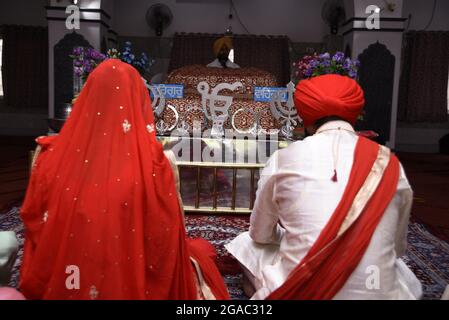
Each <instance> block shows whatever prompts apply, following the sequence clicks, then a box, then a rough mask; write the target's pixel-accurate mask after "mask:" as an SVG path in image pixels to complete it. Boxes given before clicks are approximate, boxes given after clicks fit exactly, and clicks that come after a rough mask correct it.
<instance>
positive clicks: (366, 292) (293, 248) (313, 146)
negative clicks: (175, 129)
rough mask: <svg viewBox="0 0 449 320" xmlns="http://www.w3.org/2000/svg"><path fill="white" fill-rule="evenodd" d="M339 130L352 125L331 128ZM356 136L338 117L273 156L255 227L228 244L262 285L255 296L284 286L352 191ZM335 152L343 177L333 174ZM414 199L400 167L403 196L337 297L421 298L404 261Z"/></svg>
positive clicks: (398, 194)
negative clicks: (334, 178) (347, 190)
mask: <svg viewBox="0 0 449 320" xmlns="http://www.w3.org/2000/svg"><path fill="white" fill-rule="evenodd" d="M339 127H340V128H342V129H345V130H330V131H326V130H329V129H337V128H339ZM346 130H349V131H351V132H348V131H346ZM338 135H340V137H339V138H338ZM335 139H339V143H338V144H337V143H333V142H334V141H336V140H335ZM357 139H358V138H357V135H356V134H355V133H354V131H353V129H352V127H351V126H350V125H349V124H348V123H346V122H344V121H332V122H328V123H326V124H325V125H324V126H322V127H321V128H320V130H319V133H317V134H315V135H314V136H311V137H308V138H306V139H304V140H303V141H298V142H295V143H293V144H291V145H290V146H289V147H288V148H286V149H283V150H280V151H277V152H276V153H275V154H273V156H272V157H271V158H270V159H269V161H268V163H267V165H266V167H265V168H264V170H263V171H262V173H261V178H260V180H259V185H258V190H257V196H256V202H255V205H254V210H253V212H252V214H251V222H250V230H249V232H245V233H243V234H241V235H239V236H238V237H237V238H236V239H234V240H233V241H232V242H231V243H229V244H228V245H226V249H227V250H228V251H229V252H230V253H231V254H232V255H234V256H235V257H236V259H237V260H238V261H239V262H240V263H241V264H242V265H243V266H244V267H246V269H247V270H248V271H249V272H250V273H251V274H252V276H253V277H251V278H252V279H251V281H252V282H253V284H254V286H255V288H256V290H257V292H256V294H255V295H254V296H253V297H252V298H253V299H264V298H265V297H267V296H268V295H269V294H270V293H271V292H273V291H274V290H275V289H277V288H278V287H280V286H281V285H282V284H283V283H284V281H285V280H286V278H287V276H288V275H289V273H290V272H291V271H292V270H293V269H294V268H295V267H296V266H297V265H298V263H299V262H300V261H301V260H302V259H303V258H304V256H305V255H306V253H307V252H308V251H309V250H310V248H311V247H312V245H313V244H314V243H315V241H316V240H317V239H318V236H319V234H320V232H321V230H323V229H324V227H325V226H326V224H327V222H328V221H329V219H330V217H331V215H332V213H333V212H334V210H335V209H336V207H337V205H338V203H339V202H340V199H341V197H342V195H343V192H344V190H345V187H346V184H347V182H348V179H349V174H350V172H351V168H352V163H353V156H354V150H355V146H356V143H357ZM336 145H339V148H338V150H336V149H335V146H336ZM333 148H334V151H333ZM334 154H337V155H338V157H337V159H338V160H337V161H336V168H337V173H338V181H337V182H333V181H332V179H331V178H332V176H333V174H334V162H335V161H334ZM411 204H412V191H411V187H410V185H409V183H408V181H407V178H406V176H405V173H404V171H403V169H402V166H401V172H400V178H399V183H398V186H397V192H396V195H395V196H394V198H393V200H392V201H391V203H390V205H389V206H388V208H387V210H386V212H385V214H384V216H383V218H382V219H381V221H380V223H379V225H378V227H377V229H376V231H375V232H374V235H373V237H372V239H371V242H370V245H369V247H368V249H367V251H366V252H365V255H364V257H363V258H362V260H361V262H360V263H359V265H358V267H357V268H356V269H355V270H354V272H353V274H352V275H351V276H350V278H349V279H348V281H347V282H346V284H345V285H344V286H343V288H342V289H341V290H340V291H339V292H338V293H337V295H336V296H335V297H334V298H335V299H418V298H420V296H421V284H420V282H419V281H418V279H417V278H416V277H415V275H414V274H413V273H412V272H411V271H410V270H409V269H408V267H407V266H406V265H405V263H404V262H403V261H402V260H400V259H399V257H400V256H402V255H404V254H405V249H406V245H407V239H406V234H407V225H408V220H409V216H410V209H411ZM279 221H280V222H281V224H282V226H283V228H282V227H280V226H279V224H278V222H279Z"/></svg>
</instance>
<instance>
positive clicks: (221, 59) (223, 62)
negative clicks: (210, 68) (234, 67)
mask: <svg viewBox="0 0 449 320" xmlns="http://www.w3.org/2000/svg"><path fill="white" fill-rule="evenodd" d="M217 58H218V61H219V62H220V64H221V65H222V66H223V68H227V67H228V66H227V65H226V63H227V62H228V57H227V56H218V57H217Z"/></svg>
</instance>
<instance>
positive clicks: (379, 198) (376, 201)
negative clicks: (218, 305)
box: [267, 137, 399, 300]
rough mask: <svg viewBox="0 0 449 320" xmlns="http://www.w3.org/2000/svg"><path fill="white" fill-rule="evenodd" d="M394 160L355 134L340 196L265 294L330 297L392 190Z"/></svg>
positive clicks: (358, 257) (349, 271)
mask: <svg viewBox="0 0 449 320" xmlns="http://www.w3.org/2000/svg"><path fill="white" fill-rule="evenodd" d="M398 179H399V161H398V159H397V158H396V157H395V156H394V155H392V154H390V151H389V149H387V148H385V147H383V146H380V145H378V144H376V143H374V142H372V141H370V140H368V139H366V138H363V137H360V138H359V140H358V143H357V146H356V149H355V153H354V164H353V167H352V171H351V174H350V177H349V181H348V184H347V186H346V189H345V192H344V194H343V197H342V199H341V201H340V203H339V205H338V206H337V208H336V209H335V212H334V213H333V215H332V217H331V219H330V220H329V222H328V224H327V225H326V227H325V228H324V229H323V231H322V232H321V234H320V236H319V237H318V240H317V241H316V242H315V244H314V245H313V247H312V248H311V249H310V251H309V252H308V254H307V255H306V256H305V258H304V259H303V260H302V261H301V262H300V263H299V265H298V266H297V267H296V268H295V269H294V270H293V271H292V272H291V273H290V275H289V277H288V279H287V280H286V282H285V283H284V284H283V285H282V286H281V287H280V288H278V289H277V290H276V291H274V292H273V293H272V294H271V295H270V296H269V297H268V298H267V299H278V300H281V299H282V300H284V299H286V300H288V299H290V300H297V299H298V300H305V299H311V300H319V299H332V298H333V297H334V296H335V295H336V294H337V293H338V292H339V291H340V289H341V288H342V287H343V286H344V284H345V283H346V281H347V280H348V278H349V276H350V275H351V274H352V273H353V271H354V270H355V268H356V267H357V265H358V264H359V262H360V260H361V259H362V257H363V255H364V254H365V251H366V249H367V247H368V245H369V243H370V241H371V237H372V236H373V234H374V231H375V230H376V227H377V225H378V224H379V222H380V220H381V218H382V216H383V214H384V212H385V210H386V208H387V207H388V205H389V203H390V202H391V200H392V199H393V196H394V195H395V193H396V189H397V183H398Z"/></svg>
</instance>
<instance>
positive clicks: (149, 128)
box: [147, 124, 154, 133]
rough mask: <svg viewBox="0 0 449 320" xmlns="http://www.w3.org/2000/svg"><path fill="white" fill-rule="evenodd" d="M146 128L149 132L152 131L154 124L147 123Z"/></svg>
mask: <svg viewBox="0 0 449 320" xmlns="http://www.w3.org/2000/svg"><path fill="white" fill-rule="evenodd" d="M147 130H148V132H149V133H153V132H154V124H149V125H147Z"/></svg>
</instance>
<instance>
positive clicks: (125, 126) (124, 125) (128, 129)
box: [123, 120, 131, 133]
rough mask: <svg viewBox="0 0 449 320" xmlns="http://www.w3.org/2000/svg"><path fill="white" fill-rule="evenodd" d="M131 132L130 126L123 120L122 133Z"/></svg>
mask: <svg viewBox="0 0 449 320" xmlns="http://www.w3.org/2000/svg"><path fill="white" fill-rule="evenodd" d="M130 130H131V124H130V123H129V122H128V120H125V121H124V122H123V132H124V133H128V132H129V131H130Z"/></svg>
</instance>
